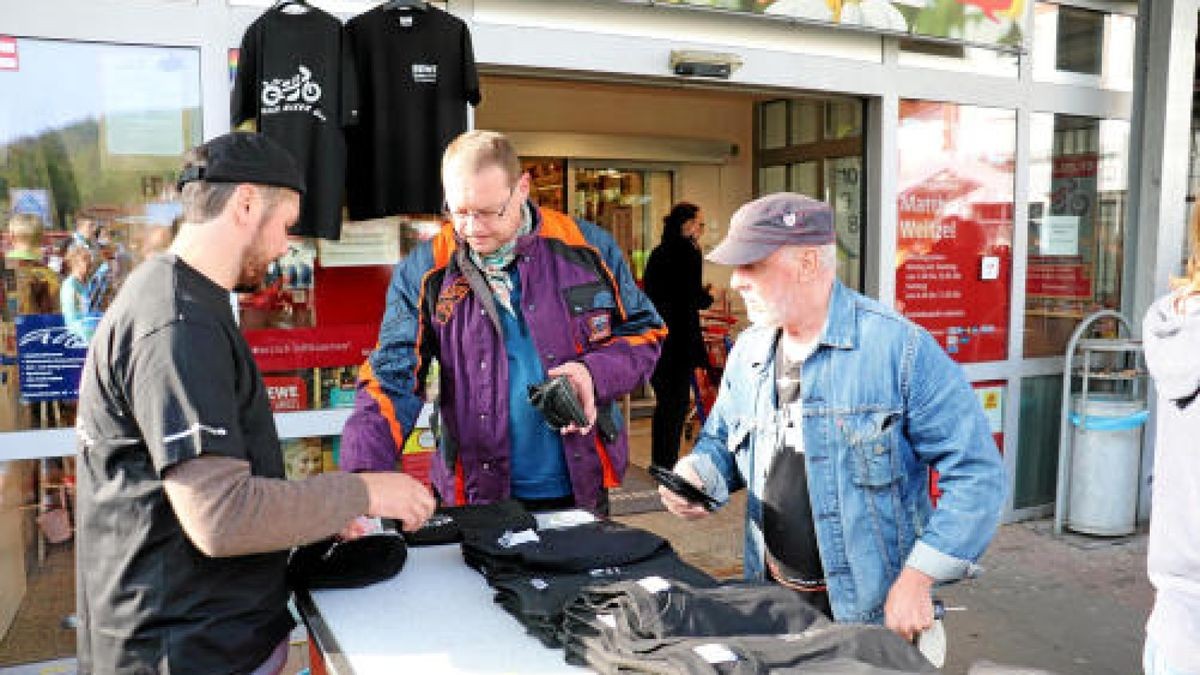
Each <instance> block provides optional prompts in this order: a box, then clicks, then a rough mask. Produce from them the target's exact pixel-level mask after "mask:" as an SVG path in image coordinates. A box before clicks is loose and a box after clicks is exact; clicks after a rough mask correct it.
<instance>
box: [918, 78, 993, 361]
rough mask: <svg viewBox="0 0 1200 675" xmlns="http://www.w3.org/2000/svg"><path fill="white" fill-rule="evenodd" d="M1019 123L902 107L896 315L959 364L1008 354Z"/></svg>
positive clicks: (947, 108)
mask: <svg viewBox="0 0 1200 675" xmlns="http://www.w3.org/2000/svg"><path fill="white" fill-rule="evenodd" d="M1015 138H1016V115H1015V114H1014V113H1013V112H1012V111H1009V110H997V109H991V108H972V107H967V106H958V105H953V104H945V103H933V102H926V101H901V103H900V129H899V138H898V140H899V149H900V153H899V155H900V159H899V163H900V170H899V177H900V182H899V193H898V199H897V216H898V218H899V222H898V227H897V240H896V309H897V310H898V311H900V312H901V313H902V314H904V315H905V316H907V317H908V318H909V319H912V320H913V321H915V322H916V323H918V324H920V325H921V326H923V327H924V328H925V329H926V330H928V331H929V332H930V333H931V334H932V335H933V336H934V338H935V339H936V340H937V341H938V343H939V344H940V345H942V347H943V348H944V349H945V350H946V352H947V353H948V354H950V356H951V357H952V358H953V359H955V360H956V361H959V362H963V363H971V362H979V361H997V360H1002V359H1004V358H1005V357H1006V356H1007V354H1008V330H1009V326H1008V319H1009V303H1010V293H1009V291H1010V286H1011V283H1010V282H1011V276H1012V234H1013V181H1014V150H1015Z"/></svg>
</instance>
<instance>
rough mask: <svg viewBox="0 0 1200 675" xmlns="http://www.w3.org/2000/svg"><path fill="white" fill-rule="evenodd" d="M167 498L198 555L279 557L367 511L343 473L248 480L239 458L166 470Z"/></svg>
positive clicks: (212, 458) (207, 458)
mask: <svg viewBox="0 0 1200 675" xmlns="http://www.w3.org/2000/svg"><path fill="white" fill-rule="evenodd" d="M164 484H165V485H166V491H167V497H168V499H169V500H170V502H171V507H172V508H173V509H174V510H175V515H176V517H177V518H178V519H179V522H180V523H181V525H182V526H183V530H184V532H185V533H187V536H188V539H190V540H191V542H192V544H194V545H195V546H196V548H198V549H200V551H202V552H203V553H204V554H205V555H208V556H212V557H225V556H235V555H247V554H251V553H265V552H268V551H280V550H284V549H288V548H291V547H293V546H299V545H300V544H306V543H309V542H312V541H317V540H319V539H323V538H325V537H328V536H330V535H333V534H336V533H337V532H339V531H340V530H341V529H342V528H343V527H344V526H345V525H346V524H347V523H349V522H350V520H351V519H352V518H354V517H355V516H357V515H360V514H363V513H366V512H367V508H368V504H369V501H368V494H367V485H366V482H364V481H363V479H362V478H360V477H359V476H357V475H355V474H350V473H326V474H321V475H319V476H313V477H312V478H308V479H305V480H298V481H289V480H283V479H279V478H263V477H260V476H252V475H250V464H249V463H248V462H246V461H245V460H241V459H233V458H230V457H221V456H218V455H210V454H204V455H202V456H200V457H196V458H194V459H189V460H186V461H182V462H179V463H178V464H176V465H174V466H172V467H171V468H170V469H168V471H167V474H166V478H165V480H164Z"/></svg>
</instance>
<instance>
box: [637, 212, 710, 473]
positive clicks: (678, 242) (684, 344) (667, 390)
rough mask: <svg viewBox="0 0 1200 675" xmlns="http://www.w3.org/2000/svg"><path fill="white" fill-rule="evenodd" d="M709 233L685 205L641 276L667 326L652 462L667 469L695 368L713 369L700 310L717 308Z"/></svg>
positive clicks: (657, 371) (656, 380)
mask: <svg viewBox="0 0 1200 675" xmlns="http://www.w3.org/2000/svg"><path fill="white" fill-rule="evenodd" d="M702 232H704V216H703V214H702V213H701V211H700V207H698V206H696V205H695V204H689V203H688V202H680V203H678V204H676V205H675V206H673V207H671V212H670V213H668V214H667V215H666V217H664V218H663V230H662V242H661V243H659V245H658V246H656V247H654V250H653V251H651V253H650V259H649V261H647V263H646V272H645V274H644V275H643V277H642V281H643V285H644V288H645V290H646V295H648V296H650V301H651V302H653V303H654V308H655V309H657V310H658V313H659V315H661V316H662V318H663V321H664V322H666V324H667V339H666V341H665V342H664V343H663V350H662V356H661V357H659V359H658V365H656V366H655V367H654V375H652V376H651V377H650V385H651V386H652V387H654V399H655V405H654V418H653V420H652V422H651V430H650V461H651V462H652V463H653V464H655V465H657V466H661V467H663V468H664V469H670V468H671V467H673V466H675V460H677V459H679V438H680V436H681V435H682V434H683V424H684V420H685V419H686V418H687V410H688V402H689V399H690V393H691V383H692V373H693V370H694V369H695V368H703V367H707V365H708V356H707V354H706V352H705V350H704V336H703V335H702V334H701V333H700V310H702V309H707V308H708V307H709V306H711V305H712V302H713V297H712V294H711V293H710V292H709V291H710V289H711V286H704V285H703V281H702V273H703V267H704V261H703V259H702V258H701V254H700V244H699V237H700V235H701V233H702Z"/></svg>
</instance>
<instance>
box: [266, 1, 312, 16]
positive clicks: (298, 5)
mask: <svg viewBox="0 0 1200 675" xmlns="http://www.w3.org/2000/svg"><path fill="white" fill-rule="evenodd" d="M289 7H290V8H292V9H293V10H294V13H296V14H304V13H305V12H308V11H309V10H311V9H312V8H313V7H312V5H310V4H308V1H307V0H275V4H273V5H271V11H283V10H286V9H288V8H289ZM287 13H292V12H287Z"/></svg>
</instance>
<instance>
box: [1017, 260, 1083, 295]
mask: <svg viewBox="0 0 1200 675" xmlns="http://www.w3.org/2000/svg"><path fill="white" fill-rule="evenodd" d="M1026 274H1027V276H1026V280H1025V292H1026V293H1027V294H1028V295H1029V296H1030V297H1035V298H1062V299H1068V300H1090V299H1091V298H1092V279H1091V276H1090V270H1089V269H1088V266H1087V265H1085V264H1083V258H1081V257H1079V256H1041V255H1031V256H1029V269H1028V271H1027V273H1026Z"/></svg>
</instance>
